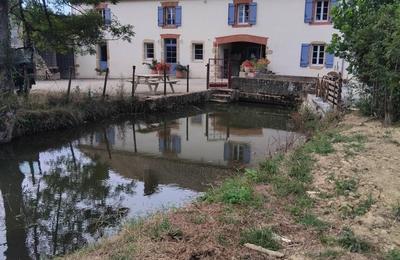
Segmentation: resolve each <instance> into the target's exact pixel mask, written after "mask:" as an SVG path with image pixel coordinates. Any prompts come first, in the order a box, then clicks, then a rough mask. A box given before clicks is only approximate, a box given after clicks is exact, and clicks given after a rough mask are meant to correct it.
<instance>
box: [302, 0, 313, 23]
mask: <svg viewBox="0 0 400 260" xmlns="http://www.w3.org/2000/svg"><path fill="white" fill-rule="evenodd" d="M313 5H314V0H306V8H305V11H304V22H305V23H311V22H312V20H313V10H314V8H313Z"/></svg>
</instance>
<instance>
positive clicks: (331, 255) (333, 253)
mask: <svg viewBox="0 0 400 260" xmlns="http://www.w3.org/2000/svg"><path fill="white" fill-rule="evenodd" d="M342 255H343V252H341V251H337V250H333V249H327V250H326V251H324V252H321V253H319V255H318V256H317V259H324V260H325V259H327V260H334V259H339V258H340V257H341V256H342Z"/></svg>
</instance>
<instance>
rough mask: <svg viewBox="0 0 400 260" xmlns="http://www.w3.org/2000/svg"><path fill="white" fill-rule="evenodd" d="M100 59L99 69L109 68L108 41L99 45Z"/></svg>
mask: <svg viewBox="0 0 400 260" xmlns="http://www.w3.org/2000/svg"><path fill="white" fill-rule="evenodd" d="M97 55H98V59H99V64H98V65H99V69H100V70H102V71H104V70H106V69H107V68H108V48H107V43H102V44H100V45H99V46H98V53H97Z"/></svg>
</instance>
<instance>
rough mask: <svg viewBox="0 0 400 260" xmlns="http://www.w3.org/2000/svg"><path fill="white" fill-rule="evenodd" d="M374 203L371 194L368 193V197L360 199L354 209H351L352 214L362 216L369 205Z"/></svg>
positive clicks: (368, 208) (369, 207)
mask: <svg viewBox="0 0 400 260" xmlns="http://www.w3.org/2000/svg"><path fill="white" fill-rule="evenodd" d="M374 203H375V200H374V199H373V198H372V195H371V194H369V195H368V198H367V199H366V200H364V201H362V202H361V203H360V204H358V205H357V206H356V207H355V208H354V210H353V215H355V216H362V215H364V214H365V213H367V212H368V211H369V210H370V209H371V206H372V205H373V204H374Z"/></svg>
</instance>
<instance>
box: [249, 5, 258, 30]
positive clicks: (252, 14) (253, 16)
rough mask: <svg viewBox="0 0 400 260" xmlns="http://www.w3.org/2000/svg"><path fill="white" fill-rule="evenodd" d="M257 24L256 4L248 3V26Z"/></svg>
mask: <svg viewBox="0 0 400 260" xmlns="http://www.w3.org/2000/svg"><path fill="white" fill-rule="evenodd" d="M256 22H257V3H250V15H249V24H252V25H254V24H256Z"/></svg>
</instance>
